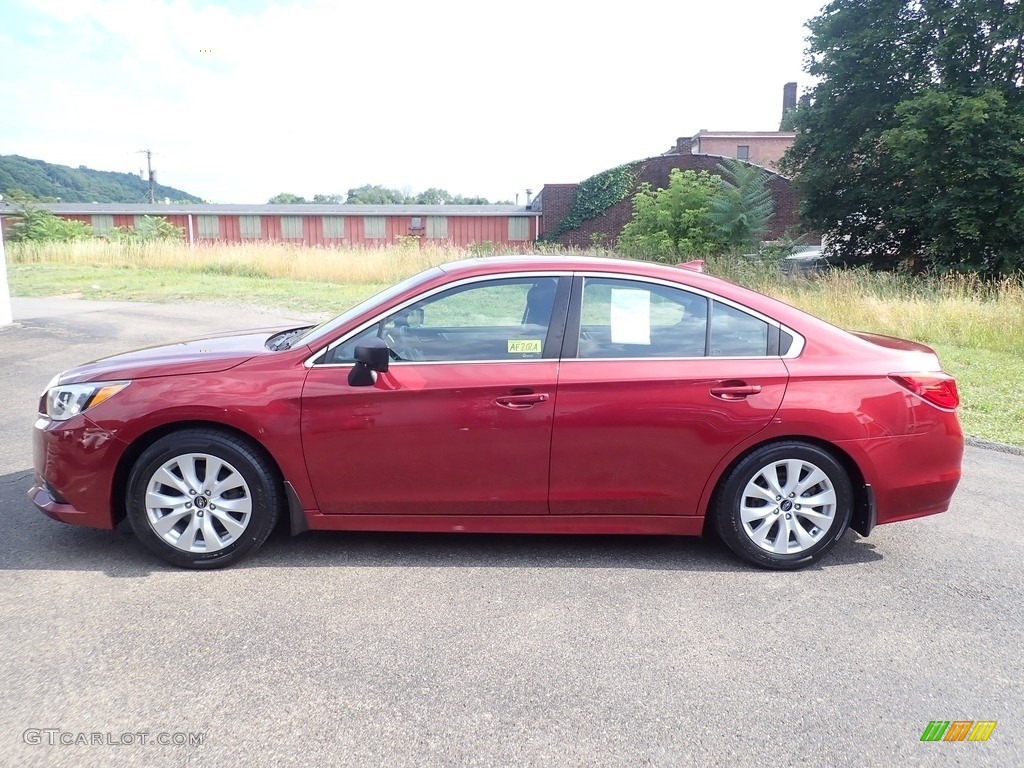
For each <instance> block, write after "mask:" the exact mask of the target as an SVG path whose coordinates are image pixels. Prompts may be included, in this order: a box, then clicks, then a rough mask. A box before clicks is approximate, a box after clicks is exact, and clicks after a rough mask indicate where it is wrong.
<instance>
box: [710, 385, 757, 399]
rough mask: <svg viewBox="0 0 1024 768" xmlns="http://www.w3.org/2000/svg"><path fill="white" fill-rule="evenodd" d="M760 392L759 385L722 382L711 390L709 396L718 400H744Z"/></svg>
mask: <svg viewBox="0 0 1024 768" xmlns="http://www.w3.org/2000/svg"><path fill="white" fill-rule="evenodd" d="M760 391H761V385H760V384H747V383H745V382H740V381H737V382H731V381H729V382H724V383H723V384H720V385H719V386H717V387H712V388H711V394H712V396H714V397H717V398H718V399H719V400H743V399H744V398H747V397H750V396H751V395H756V394H757V393H758V392H760Z"/></svg>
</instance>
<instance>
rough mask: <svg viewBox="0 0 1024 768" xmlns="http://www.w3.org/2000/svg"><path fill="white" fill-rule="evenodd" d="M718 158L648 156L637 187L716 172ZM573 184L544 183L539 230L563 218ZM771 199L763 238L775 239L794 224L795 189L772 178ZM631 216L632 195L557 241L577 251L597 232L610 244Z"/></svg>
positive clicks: (552, 226) (657, 185) (662, 185)
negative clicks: (675, 173)
mask: <svg viewBox="0 0 1024 768" xmlns="http://www.w3.org/2000/svg"><path fill="white" fill-rule="evenodd" d="M720 162H721V158H720V157H709V156H707V155H687V154H682V155H661V156H658V157H650V158H648V159H646V160H643V161H641V166H642V170H641V171H640V174H639V175H638V177H637V182H636V184H637V186H638V187H639V185H640V184H642V183H643V182H645V181H646V182H647V183H649V184H650V185H651V187H652V188H654V189H659V188H665V187H667V186H668V175H669V171H671V170H672V169H673V168H679V169H681V170H684V171H685V170H694V171H708V172H710V173H717V172H718V168H717V166H718V163H720ZM576 186H577V185H576V184H545V185H544V189H543V190H542V192H541V194H542V198H541V203H542V205H543V217H542V219H541V221H542V227H541V229H542V231H543V232H551V231H553V230H554V229H555V228H556V227H557V226H558V222H560V221H561V220H562V219H563V218H565V215H566V214H567V213H568V212H569V206H570V205H572V198H573V195H574V194H575V192H576ZM768 187H769V189H771V191H772V197H773V198H774V200H775V217H774V218H773V219H772V221H771V226H770V232H769V233H768V236H767V239H774V238H776V237H779V236H780V235H781V234H782V233H783V231H785V230H786V229H787V228H788V227H792V226H794V225H796V224H797V205H798V203H799V200H798V198H797V193H796V190H795V189H793V187H792V186H791V184H790V182H789V179H786V178H784V177H782V176H777V175H774V174H773V175H772V177H771V180H770V181H769V183H768ZM632 216H633V193H631V194H630V195H628V196H627V197H626V199H625V200H623V201H622V202H619V203H616V204H615V205H613V206H612V207H611V208H609V209H608V210H606V211H605V212H604V214H603V215H601V216H598V217H597V218H595V219H590V220H588V221H585V222H583V225H582V226H580V228H579V229H573V230H570V231H569V232H565V233H563V234H562V235H561V236H559V237H558V238H557V242H559V243H561V244H562V245H568V246H575V247H577V248H590V247H592V245H593V241H592V239H591V237H592V236H593V235H594V234H595V233H597V234H600V235H604V239H603V241H602V242H603V244H605V245H614V243H615V241H616V240H617V239H618V237H619V233H620V232H622V228H623V227H624V226H626V223H627V222H628V221H629V220H630V218H632Z"/></svg>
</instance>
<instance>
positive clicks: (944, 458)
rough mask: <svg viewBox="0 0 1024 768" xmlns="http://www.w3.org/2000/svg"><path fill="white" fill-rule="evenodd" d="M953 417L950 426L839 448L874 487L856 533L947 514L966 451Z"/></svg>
mask: <svg viewBox="0 0 1024 768" xmlns="http://www.w3.org/2000/svg"><path fill="white" fill-rule="evenodd" d="M951 417H952V418H951V420H950V421H946V422H941V423H938V424H936V425H935V427H934V428H933V429H931V430H929V431H927V432H923V433H919V434H915V435H902V436H899V437H879V438H871V439H865V440H849V441H842V442H839V443H838V444H837V445H838V446H839V447H840V448H842V449H843V450H844V451H846V452H847V453H848V454H849V455H850V456H851V458H853V460H854V461H855V462H856V463H857V465H858V466H859V467H860V468H861V471H862V472H863V474H864V481H865V483H866V484H867V485H868V486H870V488H869V489H868V490H869V493H868V499H869V504H868V505H867V508H866V509H862V510H858V513H857V514H855V519H854V522H856V523H859V525H854V526H853V527H854V530H856V531H858V532H861V530H860V528H861V527H864V528H866V529H867V530H868V531H869V532H870V530H871V528H872V527H873V526H874V525H885V524H887V523H895V522H899V521H901V520H912V519H914V518H917V517H925V516H927V515H934V514H937V513H939V512H945V511H946V510H947V509H949V504H950V501H951V500H952V498H953V493H954V492H955V491H956V488H957V485H958V484H959V483H960V464H961V460H962V458H963V451H964V439H963V433H962V432H961V431H960V425H959V423H958V422H957V421H956V417H955V416H952V415H951ZM872 496H873V504H871V503H870V500H871V498H872ZM872 507H873V514H872ZM872 517H873V518H874V520H873V521H872V520H871V518H872ZM865 535H866V534H865Z"/></svg>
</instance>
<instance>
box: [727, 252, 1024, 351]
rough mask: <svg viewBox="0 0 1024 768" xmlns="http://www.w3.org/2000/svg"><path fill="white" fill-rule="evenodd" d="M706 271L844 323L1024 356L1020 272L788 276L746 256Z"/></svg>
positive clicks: (1023, 286) (849, 326)
mask: <svg viewBox="0 0 1024 768" xmlns="http://www.w3.org/2000/svg"><path fill="white" fill-rule="evenodd" d="M707 271H708V272H711V273H712V274H717V275H720V276H722V277H726V278H728V279H730V280H733V281H734V282H737V283H740V284H742V285H746V286H748V287H750V288H754V289H755V290H759V291H761V292H763V293H766V294H768V295H770V296H773V297H775V298H777V299H780V300H781V301H785V302H786V303H787V304H792V305H793V306H796V307H799V308H800V309H802V310H804V311H805V312H810V313H811V314H813V315H816V316H818V317H820V318H822V319H823V320H827V321H828V322H830V323H832V324H834V325H838V326H840V327H841V328H847V329H851V330H864V331H871V332H873V333H883V334H887V335H890V336H901V337H905V338H910V339H915V340H917V341H922V342H925V343H927V344H952V345H955V346H962V347H977V348H982V349H990V350H993V351H999V352H1015V353H1017V354H1020V355H1022V356H1024V274H1021V273H1018V274H1017V275H1011V276H1006V277H1002V278H999V279H995V280H985V279H982V278H980V277H978V276H977V275H971V274H947V275H909V274H901V273H891V272H871V271H870V270H867V269H851V270H834V271H832V272H829V273H826V274H824V275H821V276H820V277H812V278H806V277H805V278H783V277H782V276H781V275H780V272H779V269H778V266H777V265H776V264H772V263H770V262H758V261H752V260H744V259H711V260H709V263H708V268H707ZM1021 365H1022V366H1024V360H1022V362H1021Z"/></svg>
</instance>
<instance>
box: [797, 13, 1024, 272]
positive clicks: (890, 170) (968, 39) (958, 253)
mask: <svg viewBox="0 0 1024 768" xmlns="http://www.w3.org/2000/svg"><path fill="white" fill-rule="evenodd" d="M808 28H809V30H810V36H809V38H808V43H809V47H808V51H807V69H808V72H809V73H810V74H811V75H812V76H814V77H815V78H817V79H818V83H817V85H816V86H815V87H814V89H813V90H812V91H811V93H810V94H809V95H810V99H809V100H808V101H806V102H803V103H801V105H800V106H799V107H798V108H797V110H796V113H795V115H794V122H795V127H796V129H797V132H798V133H797V138H796V142H795V144H794V146H793V147H792V149H791V150H790V151H789V152H788V153H787V156H786V158H785V168H786V170H787V171H789V172H790V173H791V174H794V176H795V181H796V183H797V186H798V188H799V190H800V192H801V193H802V195H803V198H804V203H803V206H802V215H803V219H804V222H805V224H806V225H807V226H808V228H811V229H815V230H818V231H822V232H825V233H826V234H827V235H829V236H830V237H829V243H830V246H829V247H830V249H831V250H832V251H833V253H835V254H837V255H838V256H839V257H840V258H841V259H843V260H844V261H846V262H848V263H866V264H870V265H873V266H876V267H884V268H895V267H898V266H910V267H913V268H925V267H938V268H943V269H949V268H955V269H975V270H981V271H985V272H989V273H995V272H1000V271H1007V270H1012V269H1017V268H1021V267H1022V266H1024V214H1022V211H1024V175H1022V174H1024V171H1022V169H1024V145H1022V143H1021V136H1022V135H1024V95H1022V85H1024V3H1020V2H1018V1H1017V0H834V1H833V2H831V3H829V4H828V5H827V6H825V8H823V9H822V12H821V14H820V15H819V16H817V17H816V18H814V19H812V20H811V21H810V22H808Z"/></svg>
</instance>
